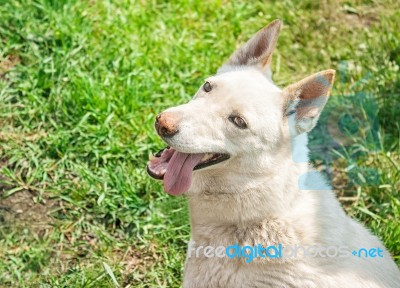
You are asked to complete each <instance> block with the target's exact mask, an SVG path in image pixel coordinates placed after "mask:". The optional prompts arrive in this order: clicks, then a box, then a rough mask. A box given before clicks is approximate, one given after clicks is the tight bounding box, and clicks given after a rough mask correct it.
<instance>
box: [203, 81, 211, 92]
mask: <svg viewBox="0 0 400 288" xmlns="http://www.w3.org/2000/svg"><path fill="white" fill-rule="evenodd" d="M203 90H204V91H205V92H207V93H208V92H210V91H211V90H212V86H211V83H210V82H208V81H207V82H206V83H204V85H203Z"/></svg>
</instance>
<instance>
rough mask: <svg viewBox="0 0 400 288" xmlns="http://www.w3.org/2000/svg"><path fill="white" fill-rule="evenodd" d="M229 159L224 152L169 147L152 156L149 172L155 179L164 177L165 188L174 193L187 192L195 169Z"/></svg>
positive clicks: (148, 167)
mask: <svg viewBox="0 0 400 288" xmlns="http://www.w3.org/2000/svg"><path fill="white" fill-rule="evenodd" d="M227 159H229V155H228V154H222V153H198V154H190V153H182V152H178V151H176V150H175V149H173V148H170V147H167V148H165V149H163V150H161V151H159V152H158V153H157V154H156V155H154V156H150V160H149V163H148V164H147V172H148V173H149V175H150V176H151V177H153V178H155V179H164V190H165V191H166V192H167V193H169V194H172V195H179V194H182V193H184V192H186V191H187V190H188V189H189V188H190V185H191V183H192V172H193V170H198V169H202V168H205V167H208V166H211V165H215V164H217V163H220V162H222V161H225V160H227Z"/></svg>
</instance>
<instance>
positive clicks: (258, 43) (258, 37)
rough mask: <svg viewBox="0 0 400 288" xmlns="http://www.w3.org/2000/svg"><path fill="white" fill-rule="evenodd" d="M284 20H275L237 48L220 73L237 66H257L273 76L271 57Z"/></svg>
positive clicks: (269, 75)
mask: <svg viewBox="0 0 400 288" xmlns="http://www.w3.org/2000/svg"><path fill="white" fill-rule="evenodd" d="M281 25H282V22H281V21H280V20H278V19H277V20H274V21H273V22H271V23H270V24H269V25H268V26H266V27H264V28H262V29H261V30H260V31H258V32H257V33H256V34H255V35H254V36H253V37H252V38H251V39H250V40H249V41H247V43H246V44H244V45H243V46H242V47H240V48H239V49H238V50H236V51H235V52H234V53H233V54H232V55H231V56H230V58H229V60H228V62H226V63H225V64H224V65H222V67H221V68H220V69H219V70H218V73H223V72H226V71H229V70H232V68H233V67H235V66H247V65H252V66H257V67H259V68H260V69H261V70H262V71H263V72H265V73H266V74H267V76H268V77H269V78H271V76H272V73H271V67H270V65H271V59H272V52H273V51H274V48H275V45H276V42H277V40H278V36H279V31H280V29H281Z"/></svg>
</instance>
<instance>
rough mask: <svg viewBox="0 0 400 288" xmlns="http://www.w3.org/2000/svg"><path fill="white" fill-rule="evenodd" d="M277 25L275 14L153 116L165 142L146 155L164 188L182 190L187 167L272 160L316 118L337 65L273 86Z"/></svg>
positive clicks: (211, 169) (213, 169)
mask: <svg viewBox="0 0 400 288" xmlns="http://www.w3.org/2000/svg"><path fill="white" fill-rule="evenodd" d="M280 26H281V23H280V21H279V20H276V21H274V22H272V23H271V24H270V25H268V26H267V27H265V28H263V29H262V30H260V31H259V32H258V33H256V35H254V36H253V37H252V38H251V39H250V40H249V41H248V42H247V43H246V44H245V45H244V46H243V47H241V48H240V49H239V50H237V51H236V52H235V53H233V54H232V56H231V57H230V59H229V60H228V62H227V63H226V64H224V65H223V66H222V67H221V68H220V69H219V70H218V73H217V74H216V75H214V76H211V77H209V78H207V79H205V81H204V84H203V85H202V86H201V87H200V89H199V90H198V91H197V93H196V95H195V96H194V97H193V99H192V100H191V101H190V102H189V103H187V104H184V105H180V106H176V107H172V108H169V109H167V110H166V111H164V112H162V113H161V114H159V115H158V116H157V118H156V122H155V128H156V131H157V133H158V134H159V135H160V137H162V139H163V140H164V141H165V142H166V143H167V144H168V146H169V147H168V148H166V149H164V150H162V151H160V152H159V153H157V154H156V155H155V156H154V157H152V158H151V159H150V161H149V164H148V167H147V170H148V172H149V174H150V175H151V176H152V177H154V178H157V179H164V188H165V190H166V192H168V193H170V194H173V195H178V194H181V193H183V192H186V191H188V190H189V189H190V187H191V182H192V176H193V175H194V176H195V177H196V175H197V176H201V175H202V174H203V176H204V175H206V174H205V173H207V174H208V175H209V173H214V174H218V173H221V172H222V171H223V173H225V174H226V173H229V172H232V173H233V172H234V173H235V174H236V175H240V173H248V171H257V170H265V169H266V168H268V166H269V167H270V168H271V167H272V166H271V165H273V163H274V155H276V154H277V151H278V150H281V149H282V145H283V143H289V144H288V145H290V138H293V137H296V136H297V135H300V134H303V133H306V132H308V131H310V130H311V129H312V128H313V127H314V126H315V124H316V122H317V120H318V117H319V115H320V112H321V110H322V108H323V106H324V105H325V103H326V101H327V97H328V96H329V92H330V87H331V85H332V82H333V79H334V74H335V72H334V71H333V70H327V71H322V72H320V73H317V74H315V75H312V76H310V77H307V78H305V79H304V80H302V81H300V82H298V83H295V84H293V85H290V86H288V87H287V88H285V89H283V90H282V89H280V88H278V87H277V86H276V85H275V84H274V83H273V82H272V80H271V69H270V64H271V57H272V52H273V50H274V47H275V44H276V42H277V38H278V34H279V30H280ZM289 149H290V148H289ZM288 153H289V154H290V152H288ZM288 156H289V157H290V155H288Z"/></svg>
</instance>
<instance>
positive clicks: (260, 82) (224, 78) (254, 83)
mask: <svg viewBox="0 0 400 288" xmlns="http://www.w3.org/2000/svg"><path fill="white" fill-rule="evenodd" d="M206 81H209V82H210V83H211V85H212V86H213V87H215V92H216V93H222V94H225V95H224V96H225V97H227V96H228V97H229V96H230V97H229V98H231V97H232V98H238V97H239V98H240V99H243V100H245V99H246V98H247V99H249V98H253V99H254V98H260V100H261V99H263V100H268V98H269V100H271V99H272V98H273V97H275V96H276V95H278V94H279V93H280V92H281V90H280V89H279V88H278V87H277V86H276V85H275V84H273V83H272V82H271V81H270V80H269V79H268V78H267V77H266V76H265V75H263V74H262V73H261V72H260V71H259V70H257V69H239V70H236V71H230V72H226V73H221V74H217V75H215V76H212V77H209V78H207V79H206Z"/></svg>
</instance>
